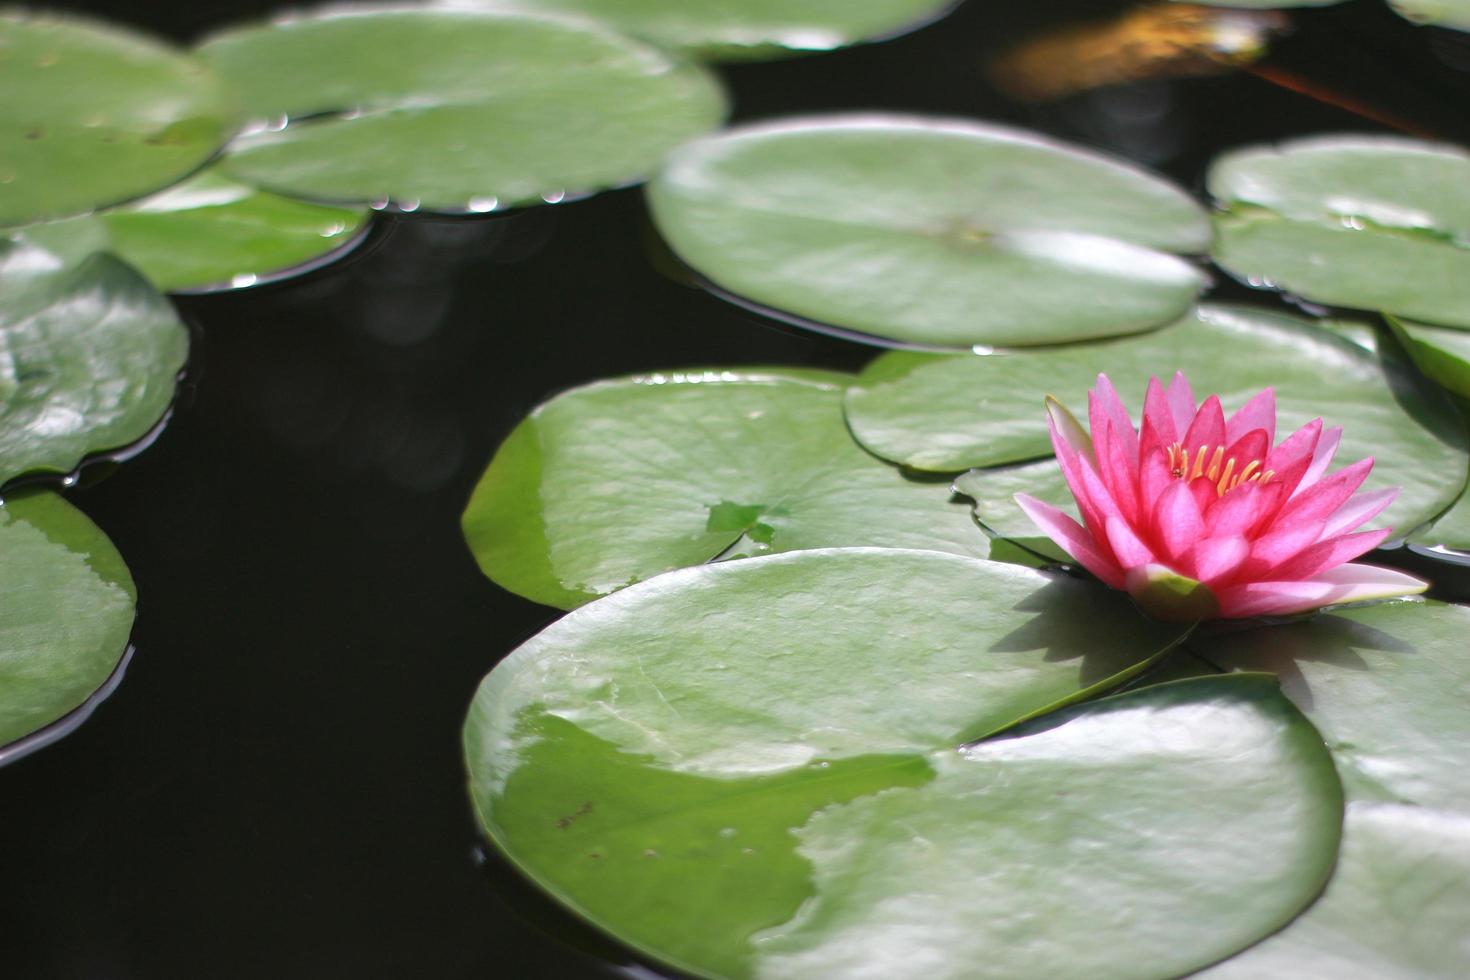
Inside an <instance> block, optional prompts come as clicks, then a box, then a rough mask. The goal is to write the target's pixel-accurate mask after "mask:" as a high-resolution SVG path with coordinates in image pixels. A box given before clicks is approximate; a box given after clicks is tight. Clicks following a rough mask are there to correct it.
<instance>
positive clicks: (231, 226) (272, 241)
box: [24, 169, 370, 292]
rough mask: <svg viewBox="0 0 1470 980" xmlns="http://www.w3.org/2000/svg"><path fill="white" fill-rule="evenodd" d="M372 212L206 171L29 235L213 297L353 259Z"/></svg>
mask: <svg viewBox="0 0 1470 980" xmlns="http://www.w3.org/2000/svg"><path fill="white" fill-rule="evenodd" d="M369 217H370V212H369V211H368V210H367V209H366V208H361V207H358V208H345V207H328V206H324V205H320V204H308V203H306V202H304V201H293V200H291V199H289V198H285V197H280V196H279V195H276V194H272V193H270V192H269V191H262V190H257V189H256V188H253V187H248V186H246V185H245V184H241V183H238V182H236V181H233V180H230V179H229V178H228V177H224V176H222V175H221V174H219V173H218V172H217V171H216V170H214V169H210V170H206V171H204V172H202V173H200V174H198V175H196V176H194V177H191V178H190V179H188V180H186V181H184V182H183V183H181V184H178V185H177V186H174V187H171V188H169V189H168V190H166V191H163V192H161V193H159V194H155V195H153V196H152V197H148V198H145V199H143V200H141V201H137V202H134V203H132V204H128V205H124V206H122V207H119V208H112V209H109V210H105V211H99V212H97V213H96V214H93V215H90V216H88V217H81V218H71V219H68V220H66V221H58V222H52V223H50V224H46V225H31V226H29V227H27V228H26V229H25V232H24V236H25V238H26V239H27V240H29V241H32V242H39V243H43V244H46V245H48V246H51V247H53V248H55V249H56V250H57V251H64V252H70V253H76V252H79V251H83V252H84V251H102V250H105V251H110V252H113V253H115V254H116V255H118V256H119V257H120V258H122V259H124V260H125V261H127V262H128V264H130V265H131V266H133V268H135V269H137V270H138V271H139V272H141V273H143V275H145V276H147V277H148V279H149V280H151V281H152V282H153V284H154V285H155V286H156V287H158V288H159V289H162V290H166V291H168V292H209V291H215V290H219V289H230V288H240V287H245V286H253V285H256V284H258V283H262V282H269V281H272V280H274V279H277V278H283V277H286V276H289V275H293V274H298V273H300V272H303V271H306V270H308V269H311V268H315V267H317V266H319V265H322V264H324V263H326V262H328V261H330V260H331V259H333V258H335V257H337V256H338V255H341V254H344V253H345V252H347V251H348V250H350V249H351V248H352V247H353V246H354V245H356V244H358V243H359V242H360V241H361V240H362V238H363V235H364V233H365V232H366V229H367V225H368V220H369Z"/></svg>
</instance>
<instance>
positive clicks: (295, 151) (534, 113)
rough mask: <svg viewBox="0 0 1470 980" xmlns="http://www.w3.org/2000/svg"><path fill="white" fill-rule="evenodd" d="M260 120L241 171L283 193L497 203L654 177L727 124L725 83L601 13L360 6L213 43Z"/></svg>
mask: <svg viewBox="0 0 1470 980" xmlns="http://www.w3.org/2000/svg"><path fill="white" fill-rule="evenodd" d="M200 51H201V53H202V54H203V56H204V57H205V58H206V59H207V60H208V62H209V63H210V64H211V65H213V67H214V68H215V70H216V71H217V72H218V73H219V75H220V76H221V77H222V78H224V79H225V81H226V82H227V83H228V84H229V85H230V86H232V88H233V89H234V92H235V94H236V95H237V96H238V97H239V99H240V100H241V101H242V103H243V104H244V105H245V107H246V109H247V110H248V111H249V112H250V114H251V115H252V116H254V117H255V118H257V119H259V120H271V119H278V118H285V119H287V120H288V124H287V125H285V126H284V128H282V127H281V126H280V125H279V124H274V125H272V124H262V125H258V126H257V127H256V128H255V129H254V130H253V131H252V132H250V133H248V134H247V135H245V136H243V137H242V138H241V139H239V140H237V141H236V142H235V143H234V144H232V145H231V147H230V153H229V156H228V157H227V158H226V159H225V161H224V164H223V166H224V168H225V170H226V172H227V173H229V174H231V175H233V176H235V177H238V178H240V179H242V180H245V181H246V182H248V183H253V184H258V185H260V186H263V187H267V188H270V189H273V190H277V191H280V192H281V193H285V194H291V195H296V196H302V197H308V198H317V199H324V200H333V201H374V200H391V201H393V202H395V203H396V204H397V205H398V206H400V207H402V208H404V209H408V210H411V209H414V208H418V207H423V208H426V209H431V210H443V211H465V210H468V211H472V212H483V211H490V210H494V209H495V208H497V207H505V206H509V205H518V204H528V203H540V202H541V201H542V200H560V199H561V198H562V197H564V196H567V195H574V194H578V193H585V192H589V191H595V190H600V189H602V188H605V187H612V186H617V185H621V184H626V183H629V182H631V181H635V180H638V179H641V178H642V177H644V176H645V175H646V174H647V173H648V172H649V171H650V170H652V169H653V168H654V167H655V166H656V165H657V164H658V161H659V160H660V158H661V157H662V156H663V155H664V154H665V153H666V152H668V151H669V150H670V149H672V148H673V147H674V146H677V145H678V144H679V143H682V142H683V141H684V140H687V139H689V138H691V137H693V136H696V135H698V134H700V133H703V132H705V131H706V130H708V129H711V128H712V127H714V126H717V125H718V124H719V123H720V120H721V119H722V118H723V116H724V112H725V103H724V97H723V94H722V93H721V90H720V87H719V85H718V83H717V82H716V81H715V80H714V78H713V77H712V76H710V75H709V74H708V73H707V72H705V71H704V70H703V69H700V68H697V67H694V66H691V65H685V64H682V63H679V62H677V61H675V60H673V59H672V58H671V57H670V56H669V55H667V54H665V53H663V52H661V51H659V50H658V49H655V48H652V47H649V46H647V45H645V44H643V43H641V42H636V41H633V40H631V39H628V38H626V37H624V36H622V35H620V34H616V33H613V32H612V31H611V30H609V29H605V28H603V27H600V26H598V25H596V24H593V23H591V22H581V21H573V20H564V19H556V18H546V17H538V16H532V15H529V14H516V13H512V12H508V11H506V10H503V9H496V8H464V9H459V8H456V9H447V8H439V7H433V8H429V7H378V6H347V7H331V8H325V9H324V10H321V11H318V12H315V13H311V14H306V15H302V16H293V17H289V18H284V19H278V20H275V21H272V22H270V23H268V24H264V25H259V26H252V27H246V28H242V29H239V30H235V31H231V32H229V33H225V34H222V35H219V36H217V37H215V38H213V39H211V40H209V41H207V42H206V43H205V44H204V45H203V46H202V47H201V49H200Z"/></svg>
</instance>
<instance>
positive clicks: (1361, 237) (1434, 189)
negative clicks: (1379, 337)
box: [1208, 136, 1470, 327]
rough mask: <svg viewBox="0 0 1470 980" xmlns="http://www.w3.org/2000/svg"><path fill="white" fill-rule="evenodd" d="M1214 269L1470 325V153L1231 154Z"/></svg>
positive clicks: (1216, 184) (1313, 296)
mask: <svg viewBox="0 0 1470 980" xmlns="http://www.w3.org/2000/svg"><path fill="white" fill-rule="evenodd" d="M1208 182H1209V189H1210V193H1211V194H1212V195H1213V196H1214V198H1215V201H1216V203H1217V204H1218V205H1219V206H1220V207H1221V208H1223V209H1224V210H1223V211H1222V212H1221V213H1220V214H1219V215H1218V216H1217V217H1216V221H1215V231H1216V239H1215V251H1214V258H1215V261H1216V262H1218V263H1219V264H1220V265H1222V266H1224V267H1225V268H1227V269H1229V270H1230V271H1231V272H1233V273H1235V274H1236V275H1237V276H1239V277H1241V278H1243V279H1247V280H1249V281H1251V282H1252V284H1254V285H1270V286H1275V287H1278V288H1280V289H1284V290H1287V291H1289V292H1291V293H1295V294H1297V295H1299V296H1301V297H1304V298H1306V299H1309V300H1313V301H1315V302H1319V303H1329V304H1332V305H1335V306H1348V307H1357V308H1360V309H1369V310H1385V311H1387V312H1390V313H1398V314H1401V315H1403V316H1406V317H1411V318H1414V319H1420V320H1426V321H1428V322H1430V323H1440V324H1445V325H1449V326H1460V327H1470V153H1466V152H1465V151H1464V150H1461V149H1459V148H1458V147H1453V146H1446V145H1439V144H1432V143H1423V142H1419V141H1416V140H1407V139H1401V138H1398V137H1384V136H1332V137H1314V138H1311V139H1303V140H1294V141H1291V142H1287V143H1283V144H1281V145H1280V146H1278V147H1252V148H1249V149H1245V150H1237V151H1235V152H1233V153H1228V154H1226V155H1224V156H1222V157H1220V158H1219V159H1218V160H1216V161H1215V163H1214V165H1213V166H1212V167H1211V168H1210V174H1209V179H1208Z"/></svg>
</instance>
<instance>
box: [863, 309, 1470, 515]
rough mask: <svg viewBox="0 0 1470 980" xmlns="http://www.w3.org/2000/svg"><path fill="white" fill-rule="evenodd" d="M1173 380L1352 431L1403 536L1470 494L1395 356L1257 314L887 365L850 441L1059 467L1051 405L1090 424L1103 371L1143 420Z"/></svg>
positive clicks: (1347, 439)
mask: <svg viewBox="0 0 1470 980" xmlns="http://www.w3.org/2000/svg"><path fill="white" fill-rule="evenodd" d="M1176 370H1182V371H1184V372H1185V374H1187V375H1188V376H1189V380H1190V383H1191V384H1192V386H1193V388H1194V391H1195V394H1196V395H1197V396H1198V397H1199V398H1201V399H1203V398H1204V397H1205V396H1206V395H1207V394H1219V395H1220V397H1221V400H1222V401H1223V402H1224V403H1225V405H1226V407H1227V410H1233V409H1234V408H1238V407H1239V406H1240V405H1242V404H1243V403H1244V402H1245V401H1246V399H1248V398H1249V397H1250V396H1252V395H1254V394H1256V392H1258V391H1260V390H1261V389H1262V388H1265V387H1267V386H1268V385H1269V386H1274V387H1275V389H1276V399H1277V407H1278V412H1279V423H1278V425H1277V432H1278V434H1280V435H1282V436H1284V435H1285V434H1286V433H1288V432H1290V431H1291V430H1292V429H1295V428H1296V427H1298V426H1300V425H1302V424H1304V423H1306V422H1308V421H1309V420H1311V419H1313V418H1317V417H1319V416H1320V417H1321V418H1322V419H1324V420H1325V421H1326V423H1327V424H1328V425H1340V426H1342V427H1343V440H1342V448H1341V449H1340V450H1339V458H1340V459H1342V460H1344V461H1352V460H1357V459H1360V458H1362V457H1364V456H1373V457H1375V458H1376V459H1377V464H1376V466H1375V469H1374V473H1373V476H1372V478H1371V479H1372V481H1373V483H1374V485H1376V486H1395V485H1397V486H1401V487H1403V493H1402V494H1400V496H1399V498H1398V500H1396V501H1395V502H1394V503H1393V505H1392V506H1391V507H1390V508H1389V510H1387V511H1386V512H1385V517H1384V520H1385V521H1386V522H1387V523H1388V524H1390V525H1392V526H1394V527H1397V528H1398V529H1399V530H1400V531H1403V532H1409V531H1412V530H1413V529H1415V528H1417V527H1419V526H1421V525H1422V524H1424V523H1425V522H1427V521H1429V520H1431V519H1432V518H1434V517H1435V516H1436V515H1438V514H1439V513H1440V512H1441V511H1443V510H1444V509H1445V508H1446V507H1448V506H1449V505H1450V504H1451V503H1452V502H1453V501H1454V500H1455V499H1456V498H1457V497H1458V496H1459V495H1460V493H1461V491H1462V490H1463V489H1464V487H1465V483H1466V473H1467V467H1470V457H1467V448H1466V438H1465V432H1464V422H1463V420H1462V419H1461V418H1460V416H1459V414H1458V412H1457V411H1456V410H1455V408H1454V406H1453V405H1452V404H1451V403H1450V401H1449V399H1448V398H1447V397H1446V396H1445V395H1444V393H1443V392H1440V391H1438V390H1435V389H1433V388H1432V387H1431V386H1427V385H1424V384H1422V383H1421V382H1419V381H1417V380H1416V379H1415V377H1414V376H1413V372H1412V370H1411V369H1407V368H1406V367H1405V366H1403V365H1401V364H1400V363H1398V361H1397V360H1396V359H1395V358H1393V357H1391V356H1388V354H1386V353H1384V354H1375V353H1374V352H1372V351H1368V350H1366V349H1364V348H1363V347H1361V346H1359V345H1358V344H1355V343H1352V342H1351V341H1349V340H1346V339H1345V338H1343V337H1340V336H1337V335H1336V334H1335V333H1333V332H1331V331H1327V330H1323V329H1321V328H1319V327H1317V326H1314V325H1313V324H1312V323H1310V322H1308V321H1306V320H1303V319H1301V318H1299V317H1293V316H1288V315H1285V314H1277V313H1268V312H1265V311H1261V310H1255V309H1251V308H1249V307H1235V306H1223V305H1206V306H1202V307H1200V308H1199V309H1198V310H1197V311H1195V313H1193V314H1191V315H1190V316H1189V317H1186V318H1185V319H1183V320H1181V321H1179V322H1178V323H1175V324H1174V325H1172V326H1170V327H1167V328H1165V329H1163V330H1157V331H1154V332H1152V333H1149V334H1146V335H1144V336H1141V337H1130V338H1125V339H1122V340H1115V341H1109V342H1107V343H1098V344H1087V345H1081V344H1079V345H1075V346H1070V347H1062V348H1056V349H1050V350H1044V351H1020V352H1015V353H1010V354H992V355H988V356H975V355H968V354H963V355H922V354H915V353H909V352H898V353H893V354H885V355H884V356H882V357H880V358H878V359H877V360H876V361H874V362H873V363H872V365H870V366H869V368H868V369H867V370H866V371H864V372H863V374H862V375H861V377H860V379H859V381H858V383H857V384H856V385H854V386H852V387H851V388H850V389H849V391H848V394H847V399H846V406H845V407H846V411H847V419H848V424H849V425H850V426H851V428H852V431H853V434H854V435H855V436H856V437H857V439H858V441H859V442H861V443H862V444H863V445H864V446H866V447H867V448H868V449H869V450H871V451H872V452H874V453H877V454H878V455H879V456H882V457H884V458H885V459H889V460H892V461H893V462H896V463H901V464H903V465H905V466H911V467H916V468H920V469H927V470H936V471H945V470H947V471H950V472H953V471H955V470H959V469H963V468H965V467H967V466H987V467H988V466H997V465H1000V464H1004V463H1011V462H1018V461H1022V460H1028V459H1035V458H1037V457H1045V456H1048V455H1050V453H1051V442H1050V439H1049V438H1048V436H1047V429H1046V412H1045V410H1044V407H1043V405H1042V398H1043V396H1044V395H1046V394H1052V395H1055V396H1056V397H1057V398H1059V399H1060V400H1061V401H1062V402H1063V403H1064V404H1066V405H1067V407H1068V408H1070V409H1071V410H1072V411H1073V412H1075V413H1077V415H1078V417H1079V418H1086V410H1087V390H1088V389H1089V388H1091V387H1092V386H1093V384H1094V382H1095V381H1096V378H1097V374H1098V372H1105V373H1106V374H1107V375H1108V376H1109V377H1110V378H1111V379H1112V380H1113V383H1114V385H1116V386H1117V388H1118V390H1119V392H1121V393H1122V395H1123V398H1124V400H1125V402H1126V403H1127V404H1128V405H1129V408H1130V409H1131V411H1132V413H1133V418H1134V420H1135V421H1137V419H1138V417H1139V414H1140V413H1141V412H1142V409H1143V393H1144V388H1145V386H1146V384H1147V381H1148V378H1149V376H1150V375H1157V376H1159V377H1160V378H1163V379H1165V380H1167V379H1168V378H1169V377H1170V376H1171V375H1172V374H1173V373H1174V372H1175V371H1176ZM1016 489H1017V490H1023V491H1025V492H1027V493H1033V495H1035V496H1041V495H1040V494H1036V493H1034V491H1032V490H1030V489H1028V488H1026V487H1024V486H1021V487H1017V488H1016ZM1042 499H1047V498H1046V497H1044V496H1043V497H1042ZM1069 499H1070V495H1067V496H1064V498H1063V500H1069ZM1053 502H1055V501H1053ZM1027 523H1028V526H1029V522H1027Z"/></svg>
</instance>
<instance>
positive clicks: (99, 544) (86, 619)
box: [0, 491, 136, 755]
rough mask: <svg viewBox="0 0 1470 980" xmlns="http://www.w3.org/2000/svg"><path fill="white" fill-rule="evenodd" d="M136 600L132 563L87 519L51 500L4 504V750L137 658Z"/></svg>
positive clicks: (0, 563) (0, 598)
mask: <svg viewBox="0 0 1470 980" xmlns="http://www.w3.org/2000/svg"><path fill="white" fill-rule="evenodd" d="M135 599H136V592H135V591H134V588H133V580H132V578H131V576H129V575H128V570H127V567H126V566H125V565H124V564H123V561H122V558H121V557H120V556H119V555H118V553H117V551H116V550H115V549H114V548H113V546H112V542H110V541H108V540H107V537H106V536H105V535H104V534H103V533H102V532H101V531H100V530H98V529H97V527H96V525H94V524H93V523H92V522H91V521H89V520H87V518H86V516H85V515H84V514H82V512H81V511H79V510H77V509H76V508H74V507H72V506H71V505H70V504H68V503H66V501H64V500H62V499H61V497H60V496H59V495H58V494H55V493H52V492H50V491H39V492H31V493H23V494H16V495H12V496H7V497H6V499H5V502H4V504H3V505H0V749H3V748H4V747H5V746H7V745H10V744H11V743H13V742H15V741H16V740H17V739H20V738H22V737H24V736H26V735H29V734H30V733H32V732H34V731H36V730H37V729H40V728H43V727H45V726H46V725H49V724H50V723H51V722H53V721H56V720H57V719H58V718H61V717H62V716H63V715H65V714H67V712H69V711H72V710H73V709H75V708H76V707H78V706H79V705H81V704H82V703H83V702H84V701H85V700H86V699H87V697H88V696H89V695H90V694H91V693H92V692H93V691H95V690H97V688H98V687H100V686H102V684H103V683H104V682H105V681H106V680H107V678H108V675H110V674H111V673H112V671H113V669H114V668H115V667H116V666H117V664H118V662H119V661H120V660H121V659H122V656H123V654H124V652H125V651H126V649H127V645H128V634H129V633H130V632H131V630H132V626H133V605H134V601H135ZM4 754H5V753H3V752H0V755H4Z"/></svg>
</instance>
